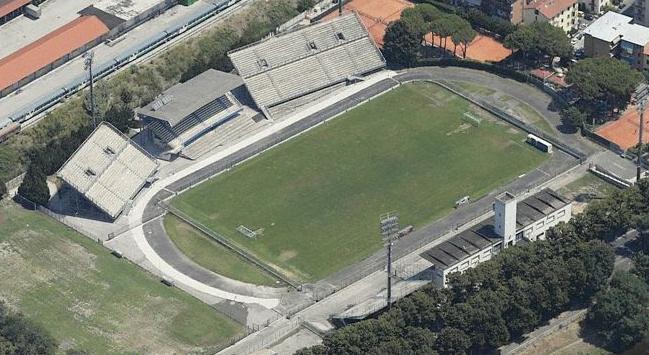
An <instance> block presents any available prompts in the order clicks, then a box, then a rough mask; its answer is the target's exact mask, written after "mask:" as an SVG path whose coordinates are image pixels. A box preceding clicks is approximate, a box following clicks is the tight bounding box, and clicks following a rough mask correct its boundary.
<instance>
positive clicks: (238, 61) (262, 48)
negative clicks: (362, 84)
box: [229, 13, 385, 116]
mask: <svg viewBox="0 0 649 355" xmlns="http://www.w3.org/2000/svg"><path fill="white" fill-rule="evenodd" d="M229 57H230V59H231V60H232V63H233V64H234V67H235V68H236V69H237V72H238V73H239V75H241V77H242V78H243V81H244V82H245V83H246V87H247V88H248V91H250V94H251V96H252V98H253V99H254V101H255V103H256V105H257V107H259V109H260V110H261V111H262V112H263V113H264V114H265V115H267V116H270V113H269V111H268V109H269V108H270V107H273V106H276V105H279V104H282V103H285V102H288V101H291V100H294V99H297V98H299V97H302V96H305V95H308V94H310V93H314V92H316V91H319V90H322V89H325V88H328V87H331V86H333V85H336V84H339V83H344V82H348V81H353V80H355V79H358V78H360V77H362V76H363V75H366V74H369V73H372V72H375V71H378V70H380V69H382V68H383V67H385V59H384V58H383V56H382V55H381V52H380V51H379V50H378V48H377V47H376V45H375V43H374V42H373V40H372V39H371V37H370V36H369V34H368V33H367V30H366V29H365V26H364V25H363V23H362V22H361V20H360V18H359V17H358V15H357V14H356V13H350V14H347V15H344V16H340V17H337V18H335V19H333V20H329V21H324V22H320V23H317V24H314V25H311V26H308V27H305V28H302V29H299V30H296V31H292V32H287V33H282V34H280V35H278V36H274V37H271V38H269V39H266V40H262V41H260V42H257V43H253V44H251V45H249V46H246V47H243V48H239V49H237V50H234V51H232V52H230V53H229Z"/></svg>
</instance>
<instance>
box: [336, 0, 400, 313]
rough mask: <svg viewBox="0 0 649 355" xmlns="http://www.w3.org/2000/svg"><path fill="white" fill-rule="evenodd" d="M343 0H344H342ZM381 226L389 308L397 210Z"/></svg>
mask: <svg viewBox="0 0 649 355" xmlns="http://www.w3.org/2000/svg"><path fill="white" fill-rule="evenodd" d="M340 1H342V0H340ZM379 226H380V230H381V235H382V236H383V241H384V242H385V246H386V247H387V249H388V253H387V256H388V294H387V299H386V301H387V303H388V308H390V307H392V244H394V241H395V240H396V239H397V238H398V234H397V233H398V232H399V215H398V214H397V213H396V212H388V213H384V214H382V215H381V217H379Z"/></svg>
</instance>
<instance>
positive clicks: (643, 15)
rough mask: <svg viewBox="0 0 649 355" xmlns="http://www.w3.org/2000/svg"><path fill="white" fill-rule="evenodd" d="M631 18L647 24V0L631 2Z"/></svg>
mask: <svg viewBox="0 0 649 355" xmlns="http://www.w3.org/2000/svg"><path fill="white" fill-rule="evenodd" d="M633 19H634V20H635V23H637V24H639V25H643V26H649V0H636V1H635V2H634V3H633Z"/></svg>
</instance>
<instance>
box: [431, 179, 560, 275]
mask: <svg viewBox="0 0 649 355" xmlns="http://www.w3.org/2000/svg"><path fill="white" fill-rule="evenodd" d="M493 208H494V217H492V218H490V219H488V220H486V221H484V222H482V223H479V224H478V225H476V226H474V227H472V228H470V229H468V230H466V231H464V232H462V233H460V234H458V235H455V236H453V237H452V238H451V239H449V240H448V241H445V242H443V243H441V244H439V245H437V246H435V247H433V248H431V249H429V250H427V251H425V252H424V253H422V254H421V256H422V257H423V258H424V259H426V260H428V261H430V262H431V263H432V264H433V284H434V285H435V286H437V287H446V285H447V282H448V276H449V275H450V274H452V273H455V272H464V271H465V270H467V269H469V268H472V267H475V266H477V265H478V264H480V263H482V262H485V261H487V260H489V259H491V258H492V257H493V256H494V255H497V254H498V253H499V252H500V251H501V250H502V249H504V248H507V247H510V246H514V245H516V244H517V243H526V242H533V241H536V240H544V239H545V237H546V232H547V230H548V229H550V228H551V227H554V226H556V225H557V224H559V223H560V222H568V221H569V220H570V218H571V217H572V204H571V201H569V200H568V199H566V198H565V197H562V196H560V195H559V194H557V193H556V192H554V191H553V190H550V189H544V190H542V191H540V192H538V193H536V194H535V195H533V196H530V197H528V198H526V199H524V200H522V201H520V202H517V200H516V198H515V196H514V195H512V194H510V193H508V192H505V193H503V194H501V195H499V196H498V197H497V198H496V201H495V202H494V205H493Z"/></svg>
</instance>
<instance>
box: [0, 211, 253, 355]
mask: <svg viewBox="0 0 649 355" xmlns="http://www.w3.org/2000/svg"><path fill="white" fill-rule="evenodd" d="M0 299H2V300H4V301H6V302H7V304H9V305H10V307H12V308H13V309H16V310H18V311H20V312H22V313H24V314H25V315H26V316H27V317H28V318H30V319H32V320H33V321H35V322H37V323H39V324H41V325H42V326H43V327H44V328H45V329H47V330H48V331H49V332H50V333H51V334H52V335H53V336H54V338H55V339H56V340H57V341H58V342H59V344H60V350H61V352H64V351H65V350H66V349H69V348H74V349H81V350H85V351H87V352H88V353H91V354H106V353H117V354H120V353H121V354H125V353H128V354H144V353H149V354H170V353H179V354H180V353H182V354H185V353H189V352H195V351H206V350H209V349H210V348H214V347H215V346H217V345H219V344H222V343H223V342H224V341H225V340H226V339H227V338H228V337H232V336H235V335H237V334H239V333H240V332H242V327H241V326H240V325H239V324H237V323H235V322H233V321H231V320H230V319H229V318H226V317H225V316H223V315H221V314H220V313H217V312H216V311H215V310H214V309H212V308H211V307H209V306H208V305H206V304H204V303H202V302H200V301H198V300H197V299H195V298H193V297H192V296H190V295H188V294H186V293H184V292H183V291H181V290H179V289H176V288H169V287H167V286H164V285H162V284H161V283H160V281H159V280H158V279H157V278H155V277H153V276H152V275H150V274H149V273H147V272H145V271H144V270H142V269H140V268H139V267H137V266H136V265H133V264H131V263H130V262H128V261H126V260H124V259H117V258H115V257H113V256H112V255H110V254H109V253H108V250H107V249H104V248H103V247H101V246H100V245H99V244H97V243H95V242H93V241H91V240H90V239H88V238H86V237H84V236H82V235H80V234H78V233H76V232H74V231H72V230H71V229H68V228H67V227H65V226H63V225H61V224H60V223H58V222H56V221H55V220H53V219H51V218H49V217H46V216H44V215H43V214H41V213H38V212H32V211H27V210H24V209H22V208H21V207H19V206H17V205H16V204H14V203H13V202H7V201H4V202H2V203H0Z"/></svg>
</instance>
